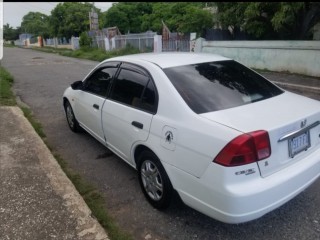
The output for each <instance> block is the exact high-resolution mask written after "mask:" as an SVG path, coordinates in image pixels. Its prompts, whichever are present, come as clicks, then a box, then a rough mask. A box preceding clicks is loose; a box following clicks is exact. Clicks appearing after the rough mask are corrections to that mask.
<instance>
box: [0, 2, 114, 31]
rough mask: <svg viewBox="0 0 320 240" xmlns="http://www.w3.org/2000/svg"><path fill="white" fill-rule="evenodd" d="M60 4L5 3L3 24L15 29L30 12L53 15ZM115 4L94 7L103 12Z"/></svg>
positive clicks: (101, 4)
mask: <svg viewBox="0 0 320 240" xmlns="http://www.w3.org/2000/svg"><path fill="white" fill-rule="evenodd" d="M58 3H59V2H4V3H3V24H4V25H5V24H7V23H9V25H10V26H11V27H13V28H16V27H18V26H20V25H21V22H22V18H23V16H24V15H26V14H27V13H28V12H41V13H44V14H46V15H50V14H51V10H52V9H54V8H55V6H56V5H57V4H58ZM112 3H113V2H95V3H94V5H95V6H96V7H97V8H100V9H101V11H102V12H104V11H106V10H108V9H109V8H110V7H111V6H112Z"/></svg>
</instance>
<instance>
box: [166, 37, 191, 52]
mask: <svg viewBox="0 0 320 240" xmlns="http://www.w3.org/2000/svg"><path fill="white" fill-rule="evenodd" d="M162 51H163V52H190V41H189V40H162Z"/></svg>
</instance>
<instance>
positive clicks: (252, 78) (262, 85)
mask: <svg viewBox="0 0 320 240" xmlns="http://www.w3.org/2000/svg"><path fill="white" fill-rule="evenodd" d="M163 71H164V72H165V74H166V75H167V77H168V78H169V79H170V81H171V82H172V84H173V85H174V86H175V88H176V89H177V91H178V92H179V93H180V95H181V97H182V98H183V99H184V101H185V102H186V103H187V104H188V106H189V107H190V108H191V109H192V110H193V111H194V112H195V113H198V114H200V113H206V112H213V111H218V110H223V109H227V108H232V107H237V106H241V105H244V104H249V103H253V102H257V101H261V100H264V99H268V98H271V97H273V96H277V95H279V94H281V93H283V91H282V90H281V89H280V88H278V87H276V86H275V85H273V84H272V83H270V82H269V81H267V80H266V79H264V78H263V77H261V76H260V75H258V74H256V73H255V72H254V71H252V70H250V69H249V68H247V67H245V66H243V65H242V64H240V63H238V62H236V61H233V60H228V61H219V62H207V63H199V64H193V65H186V66H179V67H172V68H166V69H164V70H163Z"/></svg>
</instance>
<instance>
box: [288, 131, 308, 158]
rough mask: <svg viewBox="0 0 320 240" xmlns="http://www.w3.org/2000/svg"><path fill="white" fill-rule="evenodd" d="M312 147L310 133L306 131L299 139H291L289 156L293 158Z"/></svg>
mask: <svg viewBox="0 0 320 240" xmlns="http://www.w3.org/2000/svg"><path fill="white" fill-rule="evenodd" d="M310 146H311V143H310V133H309V131H306V132H304V133H302V134H300V135H299V136H297V137H294V138H291V139H289V156H290V157H292V158H293V157H294V156H295V155H297V154H298V153H300V152H302V151H304V150H307V149H308V148H309V147H310Z"/></svg>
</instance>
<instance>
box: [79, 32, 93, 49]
mask: <svg viewBox="0 0 320 240" xmlns="http://www.w3.org/2000/svg"><path fill="white" fill-rule="evenodd" d="M79 44H80V48H84V47H90V46H91V38H90V37H89V36H88V34H87V33H86V32H83V33H81V34H80V40H79Z"/></svg>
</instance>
